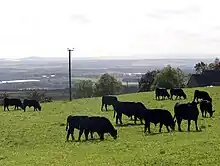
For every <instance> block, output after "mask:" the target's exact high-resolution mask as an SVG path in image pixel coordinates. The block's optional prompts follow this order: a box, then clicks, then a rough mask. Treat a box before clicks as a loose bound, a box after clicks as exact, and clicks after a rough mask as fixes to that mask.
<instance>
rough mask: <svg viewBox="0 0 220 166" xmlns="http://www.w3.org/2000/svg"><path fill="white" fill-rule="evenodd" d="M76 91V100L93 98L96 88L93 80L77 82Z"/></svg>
mask: <svg viewBox="0 0 220 166" xmlns="http://www.w3.org/2000/svg"><path fill="white" fill-rule="evenodd" d="M74 89H75V97H76V98H87V97H92V96H93V93H94V86H93V82H92V81H91V80H82V81H79V82H77V83H76V84H75V88H74Z"/></svg>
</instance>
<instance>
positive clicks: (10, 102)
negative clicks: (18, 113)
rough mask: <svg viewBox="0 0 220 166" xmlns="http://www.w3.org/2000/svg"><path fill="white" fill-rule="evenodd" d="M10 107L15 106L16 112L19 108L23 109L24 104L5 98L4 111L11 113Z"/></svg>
mask: <svg viewBox="0 0 220 166" xmlns="http://www.w3.org/2000/svg"><path fill="white" fill-rule="evenodd" d="M8 106H15V108H14V110H15V109H16V108H17V109H18V107H21V108H22V109H23V104H22V102H21V100H20V99H13V98H12V99H9V98H4V111H5V108H7V110H8V111H9V108H8Z"/></svg>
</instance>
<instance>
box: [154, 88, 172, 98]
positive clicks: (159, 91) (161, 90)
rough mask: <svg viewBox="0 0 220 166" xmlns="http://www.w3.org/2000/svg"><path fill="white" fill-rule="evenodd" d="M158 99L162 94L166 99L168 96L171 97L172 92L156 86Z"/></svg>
mask: <svg viewBox="0 0 220 166" xmlns="http://www.w3.org/2000/svg"><path fill="white" fill-rule="evenodd" d="M155 95H156V100H157V99H158V100H160V96H162V99H165V98H166V97H167V98H168V99H169V98H170V94H169V93H168V91H167V89H166V88H156V90H155Z"/></svg>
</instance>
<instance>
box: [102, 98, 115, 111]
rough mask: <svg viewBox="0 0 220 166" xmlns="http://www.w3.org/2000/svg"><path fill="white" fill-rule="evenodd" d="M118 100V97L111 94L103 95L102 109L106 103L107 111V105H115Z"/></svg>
mask: <svg viewBox="0 0 220 166" xmlns="http://www.w3.org/2000/svg"><path fill="white" fill-rule="evenodd" d="M117 101H118V99H117V97H116V96H110V95H105V96H102V107H101V110H102V111H103V106H104V105H105V110H106V111H107V106H108V105H113V104H114V103H115V102H117Z"/></svg>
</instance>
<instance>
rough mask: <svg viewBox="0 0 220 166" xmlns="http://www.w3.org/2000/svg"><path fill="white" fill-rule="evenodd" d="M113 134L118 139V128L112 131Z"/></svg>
mask: <svg viewBox="0 0 220 166" xmlns="http://www.w3.org/2000/svg"><path fill="white" fill-rule="evenodd" d="M110 134H111V136H112V137H113V138H114V139H116V138H117V134H118V131H117V130H116V129H113V130H112V131H111V132H110Z"/></svg>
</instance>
